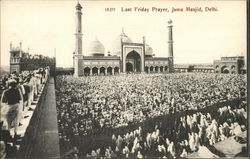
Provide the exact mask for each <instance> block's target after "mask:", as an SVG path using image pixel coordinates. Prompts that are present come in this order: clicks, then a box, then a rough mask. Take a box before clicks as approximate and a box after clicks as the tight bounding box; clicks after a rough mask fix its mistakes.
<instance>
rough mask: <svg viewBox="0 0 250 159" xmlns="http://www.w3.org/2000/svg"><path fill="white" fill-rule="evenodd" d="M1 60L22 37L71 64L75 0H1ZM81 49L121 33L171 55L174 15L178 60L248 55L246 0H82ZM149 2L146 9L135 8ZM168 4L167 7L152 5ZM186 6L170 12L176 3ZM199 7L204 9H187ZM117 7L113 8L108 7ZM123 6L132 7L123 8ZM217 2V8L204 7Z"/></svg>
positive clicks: (25, 44) (37, 50)
mask: <svg viewBox="0 0 250 159" xmlns="http://www.w3.org/2000/svg"><path fill="white" fill-rule="evenodd" d="M0 3H1V8H0V9H1V10H0V13H1V23H0V24H1V25H0V26H1V30H0V31H1V34H0V35H1V65H9V50H10V42H12V44H13V45H14V46H17V45H18V43H19V42H20V41H21V42H22V48H23V50H24V51H27V50H28V48H29V52H30V54H43V55H46V56H50V57H53V56H56V60H57V66H59V67H71V66H73V60H72V56H73V52H74V49H75V37H74V33H75V27H76V24H75V22H76V21H75V20H76V15H75V6H76V4H77V1H76V0H50V1H48V0H33V1H31V0H1V1H0ZM79 3H80V4H81V5H82V7H83V9H82V13H83V14H82V30H83V54H84V55H87V50H88V45H89V44H90V43H91V42H92V41H94V40H95V38H96V37H97V39H98V40H99V41H100V42H101V43H102V44H103V45H104V47H105V54H107V52H108V51H110V52H111V54H112V43H113V41H114V40H115V39H116V38H117V37H118V36H119V35H120V34H121V32H122V28H124V32H125V34H126V35H127V36H128V37H130V39H132V41H133V42H138V43H141V42H142V37H143V36H145V38H146V43H147V44H149V45H150V46H151V47H152V48H153V52H154V54H155V55H156V56H158V57H167V56H168V43H167V41H168V30H167V22H168V20H169V19H171V20H172V21H173V41H174V61H175V63H176V64H200V63H213V60H216V59H220V57H221V56H238V55H244V56H246V50H247V41H246V38H247V37H246V35H247V31H246V24H247V23H246V1H244V0H242V1H239V0H237V1H233V0H230V1H167V0H166V1H164V0H162V1H83V0H79ZM135 7H138V8H140V7H144V8H149V11H148V12H143V11H138V10H134V8H135ZM152 7H155V8H167V9H168V11H169V12H166V11H164V12H159V11H153V10H152ZM173 7H174V8H183V11H182V12H181V11H179V12H173V13H172V12H171V11H172V8H173ZM186 7H192V8H195V7H198V8H199V7H201V9H202V12H199V11H198V12H193V11H186ZM105 8H115V11H112V12H111V11H105ZM122 8H123V10H124V9H125V8H132V11H130V12H129V11H128V12H124V11H122ZM206 8H216V11H206Z"/></svg>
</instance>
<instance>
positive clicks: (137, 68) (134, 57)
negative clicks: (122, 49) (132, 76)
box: [126, 50, 141, 72]
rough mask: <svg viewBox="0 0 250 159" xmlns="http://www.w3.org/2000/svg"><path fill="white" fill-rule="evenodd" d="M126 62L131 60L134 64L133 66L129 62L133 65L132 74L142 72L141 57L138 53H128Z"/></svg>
mask: <svg viewBox="0 0 250 159" xmlns="http://www.w3.org/2000/svg"><path fill="white" fill-rule="evenodd" d="M126 60H130V61H132V62H133V64H131V63H130V62H129V63H130V64H131V65H132V70H131V71H130V72H141V57H140V55H139V54H138V53H137V52H136V51H134V50H133V51H131V52H130V53H128V55H127V57H126ZM126 66H127V62H126ZM133 66H134V67H133ZM129 67H131V66H129ZM127 70H128V69H127V68H126V71H127Z"/></svg>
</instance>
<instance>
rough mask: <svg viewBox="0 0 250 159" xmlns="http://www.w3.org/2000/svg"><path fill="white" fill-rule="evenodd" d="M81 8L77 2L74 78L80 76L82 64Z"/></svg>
mask: <svg viewBox="0 0 250 159" xmlns="http://www.w3.org/2000/svg"><path fill="white" fill-rule="evenodd" d="M81 9H82V6H81V4H80V3H79V2H78V3H77V5H76V33H75V37H76V43H75V54H74V55H73V56H74V62H73V63H74V76H76V77H78V76H80V75H81V74H82V72H80V68H81V64H82V12H81Z"/></svg>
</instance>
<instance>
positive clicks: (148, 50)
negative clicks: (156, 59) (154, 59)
mask: <svg viewBox="0 0 250 159" xmlns="http://www.w3.org/2000/svg"><path fill="white" fill-rule="evenodd" d="M145 55H146V56H153V55H154V54H153V49H152V47H150V46H149V45H148V44H146V45H145Z"/></svg>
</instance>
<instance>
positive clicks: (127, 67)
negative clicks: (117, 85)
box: [126, 62, 134, 72]
mask: <svg viewBox="0 0 250 159" xmlns="http://www.w3.org/2000/svg"><path fill="white" fill-rule="evenodd" d="M126 72H134V68H133V65H132V63H130V62H127V63H126Z"/></svg>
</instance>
